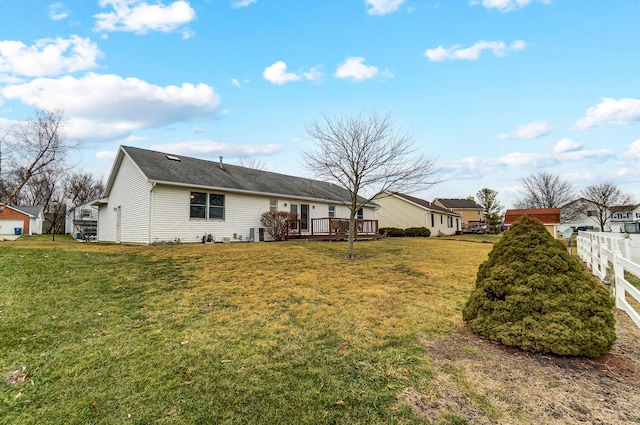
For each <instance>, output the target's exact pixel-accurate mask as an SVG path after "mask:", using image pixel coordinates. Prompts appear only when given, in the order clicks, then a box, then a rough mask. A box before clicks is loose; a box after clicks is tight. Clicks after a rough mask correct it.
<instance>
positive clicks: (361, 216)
mask: <svg viewBox="0 0 640 425" xmlns="http://www.w3.org/2000/svg"><path fill="white" fill-rule="evenodd" d="M357 218H358V220H362V219H363V218H364V211H363V210H362V208H360V209H359V210H358V217H357Z"/></svg>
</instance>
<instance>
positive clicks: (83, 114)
mask: <svg viewBox="0 0 640 425" xmlns="http://www.w3.org/2000/svg"><path fill="white" fill-rule="evenodd" d="M0 95H1V96H3V97H5V98H7V99H16V100H19V101H21V102H22V103H24V104H26V105H30V106H34V107H37V108H40V109H48V110H58V109H61V110H63V111H64V113H65V116H66V117H67V118H68V125H67V133H68V135H69V137H71V138H78V139H85V140H114V139H117V138H123V137H127V136H128V135H129V134H130V133H131V132H132V131H134V130H137V129H143V128H157V127H162V126H165V125H168V124H172V123H175V122H182V121H189V120H193V119H211V118H212V117H213V116H214V115H215V113H216V111H217V109H218V107H219V104H220V97H219V96H218V94H217V93H216V92H215V91H214V89H213V88H212V87H210V86H208V85H206V84H198V85H194V84H182V86H173V85H170V86H164V87H161V86H157V85H153V84H149V83H147V82H145V81H142V80H139V79H137V78H126V79H124V78H122V77H120V76H118V75H98V74H94V73H88V74H86V75H85V76H83V77H82V78H74V77H71V76H66V77H62V78H60V79H50V78H40V79H35V80H33V81H30V82H28V83H25V84H17V85H11V86H7V87H3V88H0Z"/></svg>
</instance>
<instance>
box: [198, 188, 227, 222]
mask: <svg viewBox="0 0 640 425" xmlns="http://www.w3.org/2000/svg"><path fill="white" fill-rule="evenodd" d="M190 198H191V208H190V210H189V218H196V219H198V218H199V219H205V220H206V219H209V220H224V195H219V194H217V193H209V194H207V193H205V192H191V197H190Z"/></svg>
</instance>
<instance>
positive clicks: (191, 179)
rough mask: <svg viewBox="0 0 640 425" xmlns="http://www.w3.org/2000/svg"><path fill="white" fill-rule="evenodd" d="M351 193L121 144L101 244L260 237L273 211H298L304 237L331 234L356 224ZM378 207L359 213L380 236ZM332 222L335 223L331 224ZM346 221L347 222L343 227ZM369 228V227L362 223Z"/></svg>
mask: <svg viewBox="0 0 640 425" xmlns="http://www.w3.org/2000/svg"><path fill="white" fill-rule="evenodd" d="M349 201H350V194H349V192H348V191H347V190H345V189H343V188H341V187H339V186H337V185H335V184H331V183H327V182H321V181H317V180H311V179H306V178H302V177H294V176H288V175H284V174H278V173H273V172H268V171H262V170H256V169H252V168H246V167H241V166H237V165H230V164H226V163H223V162H222V157H220V161H219V162H216V161H207V160H202V159H196V158H191V157H187V156H182V155H173V154H167V153H163V152H156V151H152V150H147V149H140V148H135V147H130V146H121V147H120V149H119V150H118V153H117V155H116V159H115V162H114V164H113V167H112V170H111V173H110V175H109V178H108V180H107V184H106V186H105V192H104V195H103V198H102V199H100V200H98V201H96V202H95V204H96V205H98V238H97V239H98V241H110V242H128V243H143V244H150V243H153V242H156V241H171V240H175V239H180V241H181V242H201V241H203V236H208V235H212V236H213V238H214V239H215V241H225V242H226V241H240V240H249V239H252V240H260V239H261V238H262V235H263V234H264V238H265V239H269V235H267V234H265V233H266V232H264V230H260V229H261V228H262V227H261V224H260V218H261V216H262V214H263V213H265V212H267V211H286V212H293V213H296V214H298V217H299V221H298V223H297V225H296V226H297V230H296V235H297V236H299V237H304V236H311V235H318V234H319V233H321V232H322V231H324V230H323V229H325V230H327V231H330V230H329V229H330V227H332V226H333V224H334V222H336V221H338V220H340V219H348V217H349V209H348V207H347V204H348V203H349ZM376 207H377V205H376V204H374V203H368V204H367V205H365V207H363V208H362V209H361V210H360V211H359V212H358V217H357V218H358V219H359V220H360V222H359V229H361V228H362V227H366V228H368V229H369V231H370V233H372V234H373V233H375V234H377V231H378V229H377V222H375V217H374V209H375V208H376ZM330 219H331V220H330ZM342 224H343V223H342ZM360 225H361V226H360Z"/></svg>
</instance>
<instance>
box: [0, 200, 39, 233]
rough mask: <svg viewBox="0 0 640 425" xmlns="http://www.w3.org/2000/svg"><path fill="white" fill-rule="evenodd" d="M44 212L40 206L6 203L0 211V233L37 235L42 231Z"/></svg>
mask: <svg viewBox="0 0 640 425" xmlns="http://www.w3.org/2000/svg"><path fill="white" fill-rule="evenodd" d="M43 221H44V212H43V208H42V207H41V206H25V207H19V206H15V205H7V206H6V207H5V208H4V210H3V211H2V213H0V235H14V236H15V235H18V234H20V235H37V234H41V233H42V223H43Z"/></svg>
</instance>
